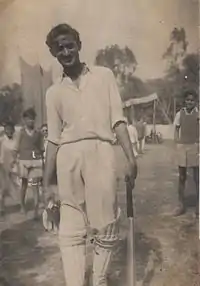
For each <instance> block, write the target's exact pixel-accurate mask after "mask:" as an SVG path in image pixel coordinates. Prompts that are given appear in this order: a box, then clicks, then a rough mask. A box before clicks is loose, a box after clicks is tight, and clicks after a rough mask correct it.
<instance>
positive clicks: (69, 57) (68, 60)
mask: <svg viewBox="0 0 200 286" xmlns="http://www.w3.org/2000/svg"><path fill="white" fill-rule="evenodd" d="M72 61H73V57H72V56H67V57H63V58H62V62H63V63H67V64H70V63H71V62H72Z"/></svg>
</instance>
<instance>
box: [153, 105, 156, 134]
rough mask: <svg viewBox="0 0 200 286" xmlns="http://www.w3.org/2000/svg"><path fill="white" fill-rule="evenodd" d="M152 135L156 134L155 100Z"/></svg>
mask: <svg viewBox="0 0 200 286" xmlns="http://www.w3.org/2000/svg"><path fill="white" fill-rule="evenodd" d="M153 133H154V134H155V133H156V100H154V101H153Z"/></svg>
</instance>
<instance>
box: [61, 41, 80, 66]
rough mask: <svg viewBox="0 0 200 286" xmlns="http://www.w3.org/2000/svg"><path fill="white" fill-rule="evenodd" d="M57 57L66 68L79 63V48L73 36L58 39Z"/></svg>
mask: <svg viewBox="0 0 200 286" xmlns="http://www.w3.org/2000/svg"><path fill="white" fill-rule="evenodd" d="M55 56H56V58H57V59H58V61H59V63H60V64H61V65H62V66H63V67H64V68H70V67H72V66H74V65H75V64H76V63H77V62H79V47H78V45H77V43H76V40H75V39H74V37H73V35H60V36H58V37H57V38H56V44H55Z"/></svg>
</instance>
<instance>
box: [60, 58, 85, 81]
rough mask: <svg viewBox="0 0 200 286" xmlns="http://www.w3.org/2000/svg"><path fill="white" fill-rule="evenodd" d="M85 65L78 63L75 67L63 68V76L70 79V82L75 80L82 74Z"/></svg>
mask: <svg viewBox="0 0 200 286" xmlns="http://www.w3.org/2000/svg"><path fill="white" fill-rule="evenodd" d="M84 66H85V64H83V63H81V62H78V63H77V64H76V65H74V66H73V67H70V68H64V70H63V74H64V75H66V76H68V77H69V78H71V80H72V81H75V80H77V79H78V78H79V77H80V75H81V74H82V71H83V69H84Z"/></svg>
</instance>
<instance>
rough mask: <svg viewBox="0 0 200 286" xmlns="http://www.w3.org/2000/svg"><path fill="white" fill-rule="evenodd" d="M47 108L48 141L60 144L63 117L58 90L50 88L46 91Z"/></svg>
mask: <svg viewBox="0 0 200 286" xmlns="http://www.w3.org/2000/svg"><path fill="white" fill-rule="evenodd" d="M46 110H47V125H48V141H50V142H52V143H54V144H56V145H59V144H60V136H61V132H62V119H61V116H60V114H61V112H60V104H59V102H58V97H57V96H56V91H55V90H54V89H53V90H52V88H50V89H49V90H48V91H47V93H46Z"/></svg>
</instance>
